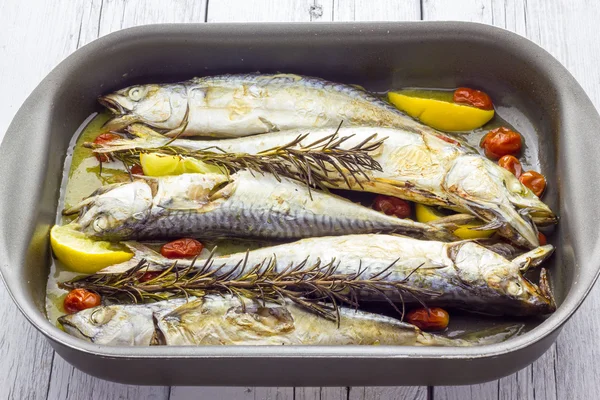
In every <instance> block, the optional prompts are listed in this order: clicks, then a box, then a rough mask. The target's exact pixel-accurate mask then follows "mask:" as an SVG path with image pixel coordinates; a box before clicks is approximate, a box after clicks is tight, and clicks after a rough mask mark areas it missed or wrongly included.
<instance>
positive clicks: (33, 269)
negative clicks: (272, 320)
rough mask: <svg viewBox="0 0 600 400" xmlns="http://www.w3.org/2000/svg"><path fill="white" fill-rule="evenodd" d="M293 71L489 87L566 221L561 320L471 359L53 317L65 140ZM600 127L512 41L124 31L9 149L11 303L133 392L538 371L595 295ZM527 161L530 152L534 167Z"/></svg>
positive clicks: (408, 26) (453, 379) (73, 76)
mask: <svg viewBox="0 0 600 400" xmlns="http://www.w3.org/2000/svg"><path fill="white" fill-rule="evenodd" d="M254 71H261V72H278V71H280V72H289V73H298V74H305V75H313V76H319V77H323V78H326V79H330V80H334V81H340V82H347V83H357V84H360V85H362V86H364V87H366V88H368V89H370V90H374V91H379V90H386V89H388V88H394V87H406V86H417V87H418V86H421V87H448V88H451V87H456V86H463V85H465V86H473V87H480V88H485V90H486V91H487V92H488V93H490V94H491V96H492V98H493V99H494V102H495V104H496V105H497V106H498V110H499V112H500V114H501V115H502V116H503V117H504V118H505V119H507V120H509V121H510V122H511V123H512V124H513V125H514V126H515V127H516V128H517V129H519V130H521V131H522V132H523V133H524V134H525V136H526V142H527V144H528V146H529V149H528V151H530V152H533V153H531V154H532V155H533V157H532V158H533V159H534V160H536V163H539V165H536V169H540V170H541V171H543V172H544V173H545V174H546V175H547V177H548V181H549V190H548V192H547V194H546V197H545V200H546V201H547V202H548V203H549V204H550V205H551V207H552V208H553V209H554V210H555V211H557V212H558V214H559V215H560V216H561V221H560V224H559V225H558V227H557V230H556V233H555V234H554V235H553V236H552V240H551V241H552V243H553V244H554V245H555V246H556V248H557V251H556V254H555V256H554V258H553V265H551V274H552V283H553V288H554V291H555V295H556V298H557V301H558V304H559V307H558V310H557V311H556V312H555V313H554V314H552V315H551V316H549V317H548V318H547V319H546V320H543V321H540V323H539V324H538V325H537V326H536V327H535V328H534V329H532V330H530V331H528V332H527V333H525V334H523V335H521V336H518V337H515V338H512V339H510V340H508V341H506V342H504V343H500V344H495V345H488V346H481V347H471V348H441V347H437V348H436V347H404V346H285V347H284V346H279V347H275V346H264V347H250V346H239V347H230V346H220V347H219V346H205V347H161V346H155V347H108V346H100V345H95V344H92V343H87V342H84V341H82V340H80V339H77V338H75V337H72V336H69V335H68V334H66V333H65V332H63V331H61V330H60V329H58V328H56V327H55V326H53V325H52V324H51V323H50V322H48V320H47V319H46V316H45V313H44V301H45V288H46V281H47V278H48V272H49V266H50V249H49V241H48V232H49V229H50V227H51V226H52V224H53V223H54V218H55V213H56V207H57V201H58V198H59V187H60V181H61V175H62V174H61V171H62V168H63V165H64V161H65V157H66V153H67V148H68V145H69V141H70V139H71V137H72V136H73V133H74V132H75V131H76V129H77V128H78V126H79V125H80V124H81V122H82V121H83V120H84V119H85V118H86V117H87V116H88V115H90V113H92V112H94V111H98V110H99V109H100V107H99V105H98V103H97V101H96V99H97V97H98V95H100V94H103V93H107V92H110V91H112V90H115V89H117V88H121V87H125V86H128V85H132V84H136V83H143V82H155V81H177V80H182V79H186V78H189V77H192V76H204V75H212V74H218V73H224V72H230V73H237V72H254ZM599 128H600V117H599V116H598V113H597V112H596V110H595V109H594V107H593V105H592V103H591V102H590V100H589V98H588V97H587V96H586V94H585V93H584V91H583V90H582V88H581V87H580V86H579V84H578V83H577V82H576V81H575V79H574V78H573V77H572V76H571V75H570V74H569V72H567V70H566V69H565V68H564V67H563V66H562V65H561V64H560V63H559V62H558V61H556V60H555V59H554V58H553V57H552V56H550V55H549V54H548V53H547V52H546V51H544V50H543V49H541V48H540V47H538V46H536V45H535V44H533V43H532V42H530V41H528V40H526V39H524V38H522V37H520V36H517V35H515V34H513V33H510V32H507V31H504V30H500V29H497V28H492V27H489V26H485V25H479V24H472V23H459V22H417V23H339V24H288V23H286V24H210V25H206V24H198V25H196V24H186V25H181V24H173V25H150V26H144V27H139V28H132V29H127V30H123V31H120V32H117V33H113V34H111V35H108V36H106V37H103V38H101V39H99V40H96V41H95V42H93V43H90V44H89V45H87V46H84V47H83V48H81V49H80V50H77V51H76V52H75V53H73V54H72V55H71V56H69V57H68V58H67V59H66V60H65V61H63V62H62V63H61V64H60V65H59V66H58V67H56V68H55V69H54V70H53V71H52V72H51V73H50V74H48V76H47V77H46V78H45V79H44V80H43V81H42V82H41V83H40V84H39V86H38V87H37V88H36V89H35V90H34V92H33V93H32V94H31V95H30V96H29V98H28V99H27V100H26V101H25V103H24V104H23V106H22V107H21V109H20V110H19V112H18V113H17V115H16V117H15V118H14V120H13V122H12V124H11V125H10V127H9V129H8V131H7V133H6V136H5V138H4V141H3V142H2V145H1V147H0V158H1V159H2V167H1V168H0V183H1V184H2V187H3V190H2V191H1V192H0V224H1V225H0V227H1V229H0V246H1V247H0V251H1V254H2V257H1V260H2V262H1V265H0V269H1V272H2V277H3V279H4V282H5V284H6V286H7V287H8V289H9V291H10V293H11V295H12V298H13V300H14V301H15V303H16V304H17V306H18V307H19V309H20V310H21V311H22V312H23V314H24V315H25V317H26V318H27V319H28V320H29V321H30V322H31V323H32V324H33V325H34V326H35V327H36V328H37V329H38V330H39V331H40V332H42V333H43V334H44V335H45V336H46V337H47V338H48V340H49V341H50V343H51V344H52V346H53V347H54V349H55V350H56V351H57V352H58V354H60V356H61V357H63V358H64V359H66V360H67V361H68V362H70V363H71V364H73V365H74V366H75V367H77V368H79V369H81V370H83V371H85V372H87V373H89V374H92V375H95V376H98V377H100V378H104V379H109V380H113V381H118V382H123V383H130V384H152V385H251V386H272V385H279V386H292V385H293V386H301V385H307V386H332V385H335V386H363V385H452V384H472V383H477V382H482V381H486V380H491V379H496V378H499V377H501V376H505V375H508V374H510V373H513V372H515V371H517V370H519V369H521V368H523V367H525V366H526V365H528V364H529V363H531V362H532V361H534V360H535V359H536V358H538V357H539V356H540V355H541V354H542V353H543V352H544V351H546V350H547V349H548V347H549V346H550V345H551V344H552V343H553V342H554V340H555V339H556V337H557V335H558V334H559V332H560V330H561V327H562V325H563V324H564V323H565V322H566V321H567V320H568V319H569V317H570V316H571V315H572V314H573V313H574V312H575V311H576V309H577V308H578V307H579V305H580V304H581V302H582V301H583V300H584V298H585V296H586V295H587V294H588V292H589V291H590V289H591V288H592V286H593V284H594V281H595V280H596V277H597V276H598V271H599V267H600V254H599V253H600V242H599V226H600V205H599V202H598V199H600V185H597V184H594V182H598V181H600V165H599V164H598V162H597V159H596V157H597V155H598V154H600V141H598V140H597V139H596V138H597V130H598V129H599ZM531 154H530V155H531Z"/></svg>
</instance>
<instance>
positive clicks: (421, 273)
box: [100, 234, 556, 315]
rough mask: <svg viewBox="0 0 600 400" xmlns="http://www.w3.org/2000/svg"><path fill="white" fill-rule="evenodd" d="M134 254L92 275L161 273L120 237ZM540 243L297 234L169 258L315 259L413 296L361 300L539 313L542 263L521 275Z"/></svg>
mask: <svg viewBox="0 0 600 400" xmlns="http://www.w3.org/2000/svg"><path fill="white" fill-rule="evenodd" d="M127 245H128V246H129V247H130V249H131V250H132V251H133V252H134V257H133V258H132V259H131V260H129V261H127V262H125V263H121V264H116V265H113V266H110V267H108V268H106V269H104V270H102V271H100V273H102V274H115V273H123V272H125V271H129V270H130V269H132V268H136V267H139V265H140V262H143V263H146V264H145V265H144V268H147V269H148V270H149V271H162V270H165V269H168V268H170V267H172V266H173V262H174V260H171V259H166V258H164V257H163V256H161V255H160V254H158V253H156V252H154V251H152V250H151V249H149V248H147V247H146V246H144V245H141V244H139V243H135V242H128V243H127ZM553 250H554V248H553V247H552V246H551V245H545V246H541V247H538V248H536V249H534V250H531V251H529V252H527V253H524V254H521V255H519V256H517V257H515V258H514V259H512V260H509V259H507V258H505V257H503V256H501V255H500V254H497V253H495V252H493V251H491V250H489V249H487V248H485V247H484V246H482V245H480V244H477V243H475V242H472V241H459V242H452V243H443V242H439V241H430V240H417V239H412V238H409V237H403V236H399V235H381V234H379V235H377V234H365V235H346V236H335V237H319V238H309V239H303V240H299V241H296V242H293V243H286V244H280V245H277V246H271V247H264V248H260V249H256V250H252V251H248V252H244V253H234V254H231V255H222V256H216V257H213V258H212V259H211V260H210V263H209V264H208V267H207V266H206V265H205V263H206V262H202V260H196V261H192V260H185V259H181V260H177V267H178V268H186V267H190V264H192V263H193V265H192V267H197V268H198V269H202V268H209V269H208V270H213V271H216V272H215V273H218V274H228V273H230V272H231V271H235V274H234V275H235V276H238V275H239V274H243V273H245V272H248V271H251V270H252V269H253V268H256V266H260V269H262V268H267V267H268V268H273V272H275V273H280V272H283V271H287V270H289V269H290V268H294V267H296V266H301V268H306V269H310V268H312V267H313V266H314V265H320V266H321V267H323V268H325V269H327V268H329V266H330V265H331V266H332V267H335V268H336V270H335V273H336V274H344V275H350V276H352V275H354V274H358V273H359V272H361V273H360V278H361V279H362V280H368V279H371V278H373V277H377V276H382V275H383V276H384V278H383V279H385V281H388V282H403V283H404V285H405V287H407V288H411V289H412V291H413V293H415V294H416V297H412V296H410V295H407V294H406V293H405V294H404V295H403V296H401V295H400V293H399V292H397V291H393V290H390V291H389V293H386V296H384V295H383V293H382V292H380V291H370V290H364V291H362V292H361V298H362V300H380V301H383V300H386V297H387V299H391V300H392V301H396V302H405V303H407V304H419V302H424V303H425V304H427V305H429V306H433V305H439V306H442V307H458V308H463V309H466V310H471V311H479V312H485V313H489V314H504V315H543V314H548V313H551V312H553V311H554V310H555V308H556V305H555V303H554V299H553V296H552V293H551V291H550V288H549V282H548V279H547V275H546V271H545V270H544V269H542V273H541V275H540V282H539V285H536V284H534V283H532V282H530V281H529V280H528V279H526V278H525V277H524V276H523V274H524V271H526V270H527V269H529V268H532V267H535V266H538V265H539V264H541V263H542V262H543V261H544V260H545V259H547V258H548V257H549V256H550V255H551V254H552V252H553Z"/></svg>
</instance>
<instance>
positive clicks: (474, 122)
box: [388, 92, 494, 132]
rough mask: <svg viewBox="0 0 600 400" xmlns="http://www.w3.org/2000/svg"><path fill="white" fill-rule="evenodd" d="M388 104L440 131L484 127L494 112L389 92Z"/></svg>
mask: <svg viewBox="0 0 600 400" xmlns="http://www.w3.org/2000/svg"><path fill="white" fill-rule="evenodd" d="M388 99H389V101H390V103H392V104H393V105H395V106H396V107H397V108H398V109H400V110H402V111H404V112H405V113H407V114H408V115H410V116H411V117H413V118H417V119H418V120H419V121H421V122H422V123H424V124H425V125H429V126H431V127H432V128H435V129H439V130H441V131H451V132H453V131H470V130H473V129H477V128H480V127H482V126H483V125H485V124H486V123H487V122H488V121H489V120H491V119H492V118H493V117H494V110H482V109H480V108H476V107H471V106H467V105H462V104H456V103H451V102H448V101H443V100H437V99H428V98H424V97H415V96H408V95H406V94H402V93H400V92H389V93H388Z"/></svg>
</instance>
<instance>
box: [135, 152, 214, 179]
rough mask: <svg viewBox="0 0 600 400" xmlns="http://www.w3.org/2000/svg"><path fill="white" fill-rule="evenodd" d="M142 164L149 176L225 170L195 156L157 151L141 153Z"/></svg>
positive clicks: (145, 173)
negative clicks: (173, 154) (158, 152)
mask: <svg viewBox="0 0 600 400" xmlns="http://www.w3.org/2000/svg"><path fill="white" fill-rule="evenodd" d="M140 164H141V165H142V170H143V171H144V175H147V176H165V175H181V174H185V173H200V174H207V173H217V174H222V173H223V172H224V171H223V170H222V169H221V168H219V167H217V166H216V165H210V164H206V163H204V162H202V161H200V160H197V159H195V158H190V157H181V156H170V155H165V154H157V153H148V154H140Z"/></svg>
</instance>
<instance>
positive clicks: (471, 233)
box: [454, 224, 495, 239]
mask: <svg viewBox="0 0 600 400" xmlns="http://www.w3.org/2000/svg"><path fill="white" fill-rule="evenodd" d="M481 225H482V224H465V225H462V226H461V227H460V228H458V229H456V230H455V231H454V234H455V235H456V236H458V237H459V238H461V239H487V238H489V237H490V236H492V235H493V234H494V232H495V231H494V230H487V229H486V230H484V231H478V230H474V229H472V228H477V227H478V226H481Z"/></svg>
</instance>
